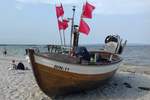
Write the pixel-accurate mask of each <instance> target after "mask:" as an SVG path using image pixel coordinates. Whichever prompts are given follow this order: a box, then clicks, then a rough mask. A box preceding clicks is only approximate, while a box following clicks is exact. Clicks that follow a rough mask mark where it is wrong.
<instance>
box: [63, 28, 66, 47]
mask: <svg viewBox="0 0 150 100" xmlns="http://www.w3.org/2000/svg"><path fill="white" fill-rule="evenodd" d="M63 37H64V46H66V39H65V31H64V30H63Z"/></svg>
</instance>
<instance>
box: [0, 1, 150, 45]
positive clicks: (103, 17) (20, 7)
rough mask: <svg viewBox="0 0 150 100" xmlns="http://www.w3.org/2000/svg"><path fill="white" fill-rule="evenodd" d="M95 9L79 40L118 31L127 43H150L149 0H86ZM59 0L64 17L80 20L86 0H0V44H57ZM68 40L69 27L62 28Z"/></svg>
mask: <svg viewBox="0 0 150 100" xmlns="http://www.w3.org/2000/svg"><path fill="white" fill-rule="evenodd" d="M87 1H88V2H89V3H91V4H92V5H94V6H95V7H96V9H95V10H94V12H93V18H92V19H86V22H87V23H88V24H89V26H90V33H89V35H88V36H86V35H84V34H82V33H81V34H80V39H79V44H102V43H104V39H105V37H106V36H107V35H110V34H118V35H120V36H121V38H122V39H123V40H127V41H128V44H150V0H87ZM60 2H62V4H63V7H64V11H65V15H64V18H71V17H72V6H73V5H75V6H76V14H75V24H79V19H80V15H81V12H82V6H83V4H84V3H85V2H86V0H1V3H0V44H60V38H59V31H58V26H57V18H56V12H55V5H56V4H59V3H60ZM65 36H66V40H67V41H66V42H67V43H68V44H69V42H70V27H69V28H68V29H67V30H66V31H65Z"/></svg>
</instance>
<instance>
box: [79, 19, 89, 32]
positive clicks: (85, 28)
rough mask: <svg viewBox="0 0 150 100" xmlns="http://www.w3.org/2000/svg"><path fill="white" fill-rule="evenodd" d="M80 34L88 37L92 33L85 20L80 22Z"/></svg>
mask: <svg viewBox="0 0 150 100" xmlns="http://www.w3.org/2000/svg"><path fill="white" fill-rule="evenodd" d="M79 32H81V33H84V34H86V35H88V34H89V32H90V27H89V26H88V24H87V23H86V22H85V21H84V20H83V19H81V20H80V26H79Z"/></svg>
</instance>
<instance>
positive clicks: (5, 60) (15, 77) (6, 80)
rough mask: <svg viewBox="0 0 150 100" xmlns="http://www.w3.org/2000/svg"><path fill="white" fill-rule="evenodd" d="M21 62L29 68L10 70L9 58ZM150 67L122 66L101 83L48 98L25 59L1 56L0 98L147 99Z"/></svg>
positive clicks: (41, 99) (35, 99)
mask: <svg viewBox="0 0 150 100" xmlns="http://www.w3.org/2000/svg"><path fill="white" fill-rule="evenodd" d="M13 59H14V60H17V63H18V62H19V61H22V62H23V64H24V65H25V67H28V68H29V70H25V71H21V70H13V69H12V65H11V61H12V60H13ZM149 98H150V66H149V67H148V66H147V67H144V66H131V65H121V67H120V68H119V70H118V71H117V73H116V74H115V75H114V77H113V78H112V79H111V80H110V81H109V82H108V83H107V84H105V85H104V86H102V87H100V88H97V89H95V90H92V91H86V92H84V93H79V94H72V95H67V96H63V97H55V98H53V97H47V96H46V95H45V94H44V93H43V92H42V91H41V90H40V89H39V87H38V86H37V84H36V82H35V79H34V76H33V73H32V70H31V66H30V65H29V64H28V62H27V61H26V60H25V57H24V58H16V57H8V56H1V57H0V100H55V99H56V100H62V99H63V100H149Z"/></svg>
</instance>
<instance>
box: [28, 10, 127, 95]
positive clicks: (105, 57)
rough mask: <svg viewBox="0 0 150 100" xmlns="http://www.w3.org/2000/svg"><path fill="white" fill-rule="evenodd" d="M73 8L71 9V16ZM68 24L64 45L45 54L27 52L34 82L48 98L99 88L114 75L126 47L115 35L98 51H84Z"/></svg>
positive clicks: (50, 48)
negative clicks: (68, 35)
mask: <svg viewBox="0 0 150 100" xmlns="http://www.w3.org/2000/svg"><path fill="white" fill-rule="evenodd" d="M74 12H75V7H73V15H74ZM71 20H72V29H71V32H72V33H71V36H72V38H71V40H72V45H71V46H70V47H68V48H66V46H64V45H48V51H47V52H36V51H35V50H34V49H28V52H29V58H30V63H31V66H32V69H33V73H34V76H35V79H36V82H37V84H38V86H39V87H40V89H41V90H42V91H43V92H44V93H45V94H47V95H48V96H56V95H65V94H68V93H73V92H81V91H86V90H90V89H94V88H97V87H99V86H101V84H102V83H104V82H106V81H107V80H109V79H110V78H111V77H112V76H113V75H114V74H115V72H116V71H117V69H118V67H119V65H120V64H121V62H122V60H123V59H122V58H121V57H120V55H121V53H122V52H123V49H124V46H125V44H126V41H125V43H122V39H121V38H120V36H119V35H109V36H107V37H106V39H105V47H104V48H103V49H101V50H94V51H92V50H90V51H89V50H87V48H86V47H84V46H79V45H78V39H79V32H78V26H77V25H74V23H73V21H74V16H73V17H72V18H71Z"/></svg>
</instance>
